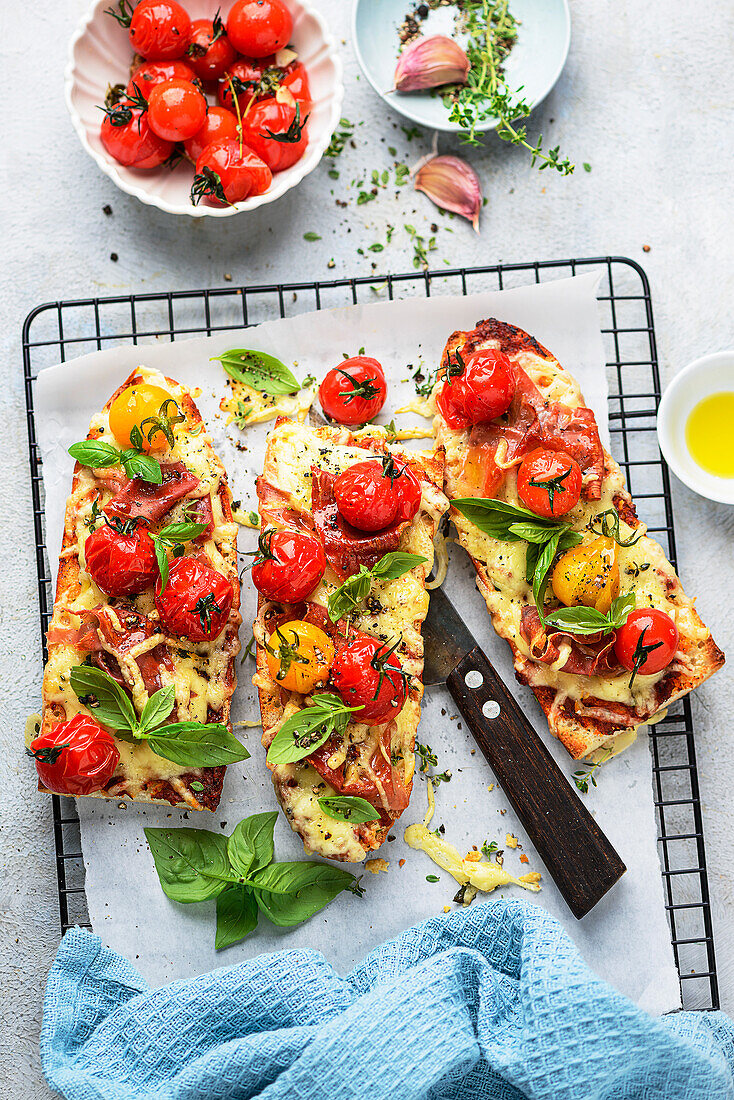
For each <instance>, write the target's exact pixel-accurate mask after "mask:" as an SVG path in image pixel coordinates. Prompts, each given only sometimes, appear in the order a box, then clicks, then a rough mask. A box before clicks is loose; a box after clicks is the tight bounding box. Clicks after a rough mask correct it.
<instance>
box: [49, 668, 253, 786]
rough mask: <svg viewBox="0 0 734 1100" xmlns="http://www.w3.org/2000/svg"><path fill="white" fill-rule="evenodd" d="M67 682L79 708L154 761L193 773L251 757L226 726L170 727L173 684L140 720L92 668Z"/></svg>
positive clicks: (177, 724) (118, 692)
mask: <svg viewBox="0 0 734 1100" xmlns="http://www.w3.org/2000/svg"><path fill="white" fill-rule="evenodd" d="M70 682H71V686H72V689H73V690H74V691H75V692H76V695H77V697H78V699H79V702H80V703H84V704H85V706H90V702H91V700H90V697H92V698H94V699H95V700H96V702H95V704H94V705H93V706H90V709H91V711H92V713H93V715H94V717H95V718H97V719H98V720H99V721H100V722H101V723H102V725H103V726H109V728H110V729H112V730H114V731H115V733H116V734H117V736H118V737H120V738H122V740H124V741H133V742H135V741H142V740H144V741H147V742H148V743H149V745H150V747H151V749H152V750H153V752H154V753H156V754H157V755H158V756H162V757H164V758H165V759H166V760H172V761H173V762H174V764H181V765H184V766H190V767H193V768H213V767H216V766H217V765H219V764H233V763H234V762H235V761H237V760H247V759H249V756H250V754H249V752H248V751H247V749H246V748H245V747H244V745H241V744H240V742H239V741H238V740H237V738H236V737H235V736H234V735H233V734H231V733H230V732H229V730H228V729H227V727H226V726H223V725H221V724H220V723H215V722H170V723H168V724H166V723H165V722H164V719H165V718H167V717H168V715H169V714H170V713H171V711H172V710H173V704H174V703H175V701H176V688H175V686H174V684H169V685H168V687H164V688H160V689H159V690H158V691H156V692H155V693H154V694H153V695H151V697H150V698H149V699H148V702H147V703H146V704H145V706H144V707H143V712H142V714H141V715H140V717H139V718H138V716H137V714H136V712H135V707H134V706H133V705H132V702H131V701H130V698H129V696H128V695H127V693H126V692H125V691H123V689H122V688H121V687H120V685H119V684H118V683H117V682H116V681H115V680H113V679H112V677H111V676H110V675H109V674H108V673H107V672H104V671H103V670H102V669H101V668H95V667H94V666H93V665H75V666H74V668H72V670H71V674H70Z"/></svg>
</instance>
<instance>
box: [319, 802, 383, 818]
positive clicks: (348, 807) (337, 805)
mask: <svg viewBox="0 0 734 1100" xmlns="http://www.w3.org/2000/svg"><path fill="white" fill-rule="evenodd" d="M318 801H319V806H320V807H321V809H322V810H323V811H324V813H325V814H326V815H327V817H333V818H334V819H335V820H336V821H346V822H348V823H349V824H350V825H365V824H366V823H367V822H368V821H379V820H380V815H379V813H378V812H377V810H376V809H375V807H374V806H373V805H372V803H371V802H368V801H367V799H366V798H359V797H358V796H357V795H334V796H330V797H324V798H320V799H319V800H318Z"/></svg>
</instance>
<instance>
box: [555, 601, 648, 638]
mask: <svg viewBox="0 0 734 1100" xmlns="http://www.w3.org/2000/svg"><path fill="white" fill-rule="evenodd" d="M635 605H636V600H635V594H634V592H626V593H625V594H624V595H623V596H617V598H616V599H615V600H612V605H611V607H610V608H609V611H608V612H607V613H606V614H604V612H602V611H597V610H596V608H595V607H559V608H558V610H557V611H551V612H550V613H549V614H548V615H546V616H545V621H546V623H550V625H551V626H557V627H558V628H559V629H560V630H564V631H566V633H568V634H582V635H584V634H598V633H599V632H601V633H602V634H611V632H612V631H613V630H618V629H619V627H620V626H623V625H624V623H626V622H627V616H628V615H629V614H630V612H631V611H634V609H635Z"/></svg>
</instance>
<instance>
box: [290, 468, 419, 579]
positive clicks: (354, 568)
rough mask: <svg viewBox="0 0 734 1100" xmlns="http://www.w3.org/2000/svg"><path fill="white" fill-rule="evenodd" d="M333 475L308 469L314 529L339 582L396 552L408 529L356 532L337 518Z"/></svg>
mask: <svg viewBox="0 0 734 1100" xmlns="http://www.w3.org/2000/svg"><path fill="white" fill-rule="evenodd" d="M335 481H336V475H335V474H331V473H329V472H328V471H326V470H320V469H319V468H318V466H312V467H311V486H312V494H311V496H312V506H313V520H314V526H315V527H316V530H317V532H318V534H319V535H320V537H321V541H322V543H323V544H324V553H325V554H326V558H327V561H328V562H329V564H330V565H331V566H333V568H334V570H335V571H336V573H337V574H338V575H339V577H340V578H341V579H342V580H343V579H344V578H345V577H351V576H352V574H354V573H357V572H359V568H360V566H361V565H365V566H367V568H368V569H370V568H371V567H372V566H373V565H374V564H375V562H377V561H379V559H380V558H381V557H382V556H383V554H387V553H388V552H389V551H391V550H397V548H398V544H399V543H400V536H401V534H402V533H403V531H404V530H405V528H406V527H408V526H409V524H408V523H407V522H403V523H396V524H394V525H393V526H392V527H386V528H385V530H384V531H377V532H375V533H372V532H367V531H357V530H356V528H354V527H351V526H350V525H349V524H348V523H347V522H346V520H345V519H344V517H343V516H342V515H341V513H340V511H339V509H338V507H337V503H336V497H335V496H334V482H335Z"/></svg>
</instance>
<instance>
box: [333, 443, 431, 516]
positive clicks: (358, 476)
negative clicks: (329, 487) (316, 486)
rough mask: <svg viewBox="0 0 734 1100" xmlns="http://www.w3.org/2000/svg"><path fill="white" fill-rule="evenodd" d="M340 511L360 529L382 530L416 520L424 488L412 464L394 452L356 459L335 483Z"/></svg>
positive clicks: (335, 493) (335, 494)
mask: <svg viewBox="0 0 734 1100" xmlns="http://www.w3.org/2000/svg"><path fill="white" fill-rule="evenodd" d="M334 496H335V497H336V505H337V508H338V509H339V511H340V513H341V514H342V516H343V517H344V519H345V520H346V521H347V523H349V524H351V526H352V527H356V528H357V530H358V531H382V530H383V528H385V527H391V526H392V525H393V524H394V523H401V522H403V521H404V520H412V519H413V516H414V515H415V514H416V512H417V511H418V508H419V506H420V500H421V487H420V484H419V482H418V480H417V478H416V477H415V475H414V474H413V473H412V472H411V470H410V469H409V468H408V466H407V465H406V464H405V463H402V464H401V463H400V462H397V461H396V460H395V459H394V458H393V457H392V455H387V456H386V457H385V458H384V459H383V461H380V460H379V459H376V458H375V459H368V460H367V461H366V462H355V464H354V465H353V466H350V467H349V468H348V469H346V470H344V472H343V473H341V474H339V477H338V478H337V479H336V481H335V482H334Z"/></svg>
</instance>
